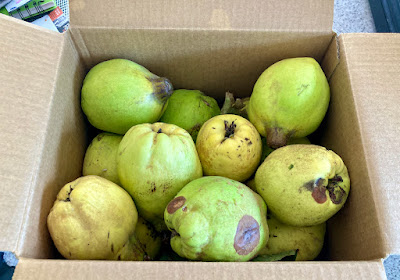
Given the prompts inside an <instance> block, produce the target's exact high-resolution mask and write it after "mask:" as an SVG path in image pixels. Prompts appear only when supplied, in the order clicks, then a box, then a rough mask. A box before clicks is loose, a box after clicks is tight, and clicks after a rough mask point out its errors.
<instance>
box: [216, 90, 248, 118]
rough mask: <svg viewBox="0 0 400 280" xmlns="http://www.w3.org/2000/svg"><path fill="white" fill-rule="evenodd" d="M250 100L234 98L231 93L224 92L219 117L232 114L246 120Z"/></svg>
mask: <svg viewBox="0 0 400 280" xmlns="http://www.w3.org/2000/svg"><path fill="white" fill-rule="evenodd" d="M249 100H250V98H249V97H246V98H236V99H235V97H234V96H233V94H232V93H230V92H226V93H225V102H224V105H223V106H222V108H221V115H224V114H234V115H239V116H242V117H243V118H246V119H247V110H246V109H247V104H248V102H249Z"/></svg>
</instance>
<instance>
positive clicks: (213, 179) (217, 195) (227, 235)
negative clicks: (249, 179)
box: [164, 176, 268, 261]
mask: <svg viewBox="0 0 400 280" xmlns="http://www.w3.org/2000/svg"><path fill="white" fill-rule="evenodd" d="M266 211H267V207H266V205H265V203H264V201H263V200H262V199H261V197H260V196H259V195H258V194H256V193H255V192H253V191H252V190H250V189H249V188H248V187H246V186H245V185H243V184H242V183H240V182H237V181H234V180H231V179H228V178H224V177H219V176H208V177H203V178H200V179H197V180H194V181H192V182H190V183H189V184H187V185H186V186H185V187H184V188H183V189H182V190H181V191H180V192H179V193H178V194H177V195H176V197H175V198H174V199H173V200H172V201H171V202H170V203H169V204H168V206H167V208H166V209H165V212H164V218H165V223H166V225H167V226H168V228H169V229H170V230H171V231H172V238H171V247H172V249H173V250H174V251H175V252H176V253H177V254H178V255H180V256H181V257H184V258H188V259H190V260H202V261H247V260H250V259H251V258H253V257H254V256H256V254H257V253H258V251H259V250H260V249H261V248H263V247H265V246H266V244H267V241H268V225H267V220H266Z"/></svg>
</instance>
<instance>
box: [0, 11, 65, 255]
mask: <svg viewBox="0 0 400 280" xmlns="http://www.w3.org/2000/svg"><path fill="white" fill-rule="evenodd" d="M28 34H29V35H28ZM0 38H1V40H0V49H1V52H0V84H1V85H2V86H1V88H0V96H1V102H0V119H1V121H0V131H1V133H0V143H1V145H0V155H1V161H0V180H1V199H0V213H2V214H1V215H0V236H1V238H0V250H4V251H15V250H16V249H17V243H18V240H19V238H20V232H21V228H22V226H23V224H24V223H25V222H26V219H27V218H28V216H29V213H30V211H31V210H32V211H39V209H30V208H29V202H30V201H31V200H32V197H33V195H34V192H35V189H34V186H35V184H36V182H37V180H38V166H39V165H40V160H41V154H42V152H43V149H44V142H45V130H46V127H47V122H48V120H49V112H50V106H51V102H52V99H53V91H54V85H55V83H56V72H57V68H58V59H59V56H60V50H61V44H62V41H63V39H62V36H61V35H60V34H58V33H55V32H51V31H47V30H44V29H43V28H39V27H36V26H34V25H31V24H28V23H26V22H23V21H20V20H16V19H14V18H11V17H8V16H4V15H0Z"/></svg>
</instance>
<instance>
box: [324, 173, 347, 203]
mask: <svg viewBox="0 0 400 280" xmlns="http://www.w3.org/2000/svg"><path fill="white" fill-rule="evenodd" d="M340 182H343V178H342V177H340V176H338V175H336V176H335V177H333V178H332V179H330V180H328V186H327V187H326V189H327V190H328V192H329V198H330V199H331V201H332V202H333V203H334V204H340V203H342V200H343V197H344V196H345V195H346V191H345V190H344V189H343V188H342V187H341V186H340V185H339V183H340Z"/></svg>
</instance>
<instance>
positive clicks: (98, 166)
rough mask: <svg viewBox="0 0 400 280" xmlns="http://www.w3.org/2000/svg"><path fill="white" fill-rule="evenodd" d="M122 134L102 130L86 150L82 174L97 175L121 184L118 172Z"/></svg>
mask: <svg viewBox="0 0 400 280" xmlns="http://www.w3.org/2000/svg"><path fill="white" fill-rule="evenodd" d="M121 140H122V135H118V134H113V133H107V132H102V133H100V134H99V135H97V136H96V137H95V138H94V139H93V140H92V142H91V143H90V145H89V147H88V148H87V150H86V154H85V159H84V160H83V170H82V174H83V175H84V176H86V175H97V176H100V177H103V178H106V179H107V180H110V181H111V182H114V183H115V184H117V185H120V184H121V183H120V182H119V178H118V173H117V154H118V146H119V143H120V142H121Z"/></svg>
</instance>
